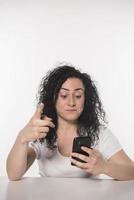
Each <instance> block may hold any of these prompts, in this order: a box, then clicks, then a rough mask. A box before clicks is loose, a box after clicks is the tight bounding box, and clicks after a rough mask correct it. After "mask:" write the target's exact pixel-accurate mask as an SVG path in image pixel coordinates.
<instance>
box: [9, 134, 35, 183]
mask: <svg viewBox="0 0 134 200" xmlns="http://www.w3.org/2000/svg"><path fill="white" fill-rule="evenodd" d="M35 158H36V155H35V152H34V150H32V149H31V148H29V147H28V143H22V142H21V139H20V135H18V137H17V139H16V141H15V144H14V145H13V147H12V149H11V151H10V153H9V155H8V158H7V174H8V178H9V179H10V180H19V179H20V178H21V177H22V176H23V175H24V173H25V172H26V171H27V170H28V168H29V167H30V166H31V165H32V163H33V162H34V160H35Z"/></svg>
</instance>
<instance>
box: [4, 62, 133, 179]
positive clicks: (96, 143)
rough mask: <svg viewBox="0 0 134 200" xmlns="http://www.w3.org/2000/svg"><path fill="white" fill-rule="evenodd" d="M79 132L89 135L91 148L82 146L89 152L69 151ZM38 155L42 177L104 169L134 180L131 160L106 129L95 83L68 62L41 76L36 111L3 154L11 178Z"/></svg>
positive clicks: (94, 173) (19, 174)
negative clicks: (66, 64) (8, 151)
mask: <svg viewBox="0 0 134 200" xmlns="http://www.w3.org/2000/svg"><path fill="white" fill-rule="evenodd" d="M78 136H82V137H84V136H88V137H89V138H90V141H91V148H88V147H82V150H83V151H85V152H86V153H87V155H88V156H85V155H82V154H78V153H72V145H73V139H74V138H75V137H78ZM72 157H73V158H72ZM36 158H37V159H38V164H39V173H40V175H41V176H43V177H44V176H55V177H94V176H97V175H100V174H105V175H108V176H110V177H112V178H113V179H117V180H130V179H134V164H133V162H132V160H131V159H130V158H129V157H128V156H127V155H126V153H125V152H124V150H123V149H122V147H121V145H120V144H119V142H118V140H117V139H116V137H115V136H114V135H113V134H112V133H111V131H110V130H109V129H108V128H106V122H105V112H104V110H103V108H102V104H101V101H100V99H99V96H98V92H97V89H96V86H95V84H94V82H93V81H92V80H91V77H90V76H89V75H88V74H86V73H82V72H80V71H79V70H78V69H76V68H74V67H72V66H59V67H57V68H55V69H53V70H52V71H49V72H48V74H47V75H46V76H45V77H44V78H43V79H42V82H41V85H40V88H39V98H38V105H37V109H36V112H35V114H34V115H33V117H32V118H31V120H30V121H29V123H28V124H27V125H26V126H25V127H24V128H23V129H22V130H21V131H20V133H19V134H18V136H17V139H16V141H15V144H14V145H13V147H12V149H11V151H10V153H9V155H8V158H7V174H8V177H9V179H10V180H18V179H20V178H21V177H22V176H23V175H24V174H25V173H26V171H27V170H28V168H29V167H30V166H31V165H32V163H33V162H34V160H35V159H36ZM75 158H79V159H81V160H83V161H84V162H80V161H78V160H76V159H75ZM71 162H72V163H73V164H74V165H71Z"/></svg>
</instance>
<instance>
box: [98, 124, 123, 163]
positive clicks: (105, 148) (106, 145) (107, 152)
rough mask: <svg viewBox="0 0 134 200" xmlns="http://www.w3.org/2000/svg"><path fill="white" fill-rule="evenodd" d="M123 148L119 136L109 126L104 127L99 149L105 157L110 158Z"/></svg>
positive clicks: (100, 136)
mask: <svg viewBox="0 0 134 200" xmlns="http://www.w3.org/2000/svg"><path fill="white" fill-rule="evenodd" d="M121 149H122V146H121V144H120V143H119V141H118V139H117V137H116V136H115V135H114V134H113V133H112V132H111V130H110V129H108V128H103V129H102V130H101V131H100V135H99V142H98V150H99V151H100V152H101V153H102V155H103V156H104V158H106V159H109V158H110V157H111V156H113V155H114V154H115V153H117V152H118V151H119V150H121Z"/></svg>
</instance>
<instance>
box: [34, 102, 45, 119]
mask: <svg viewBox="0 0 134 200" xmlns="http://www.w3.org/2000/svg"><path fill="white" fill-rule="evenodd" d="M43 108H44V104H43V103H40V104H38V105H37V108H36V111H35V113H34V116H33V117H34V118H37V119H40V118H41V114H42V112H43Z"/></svg>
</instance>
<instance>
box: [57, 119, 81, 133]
mask: <svg viewBox="0 0 134 200" xmlns="http://www.w3.org/2000/svg"><path fill="white" fill-rule="evenodd" d="M65 133H66V135H70V134H71V135H72V134H73V135H76V134H77V123H76V122H68V121H65V120H59V121H58V128H57V135H61V134H65Z"/></svg>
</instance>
